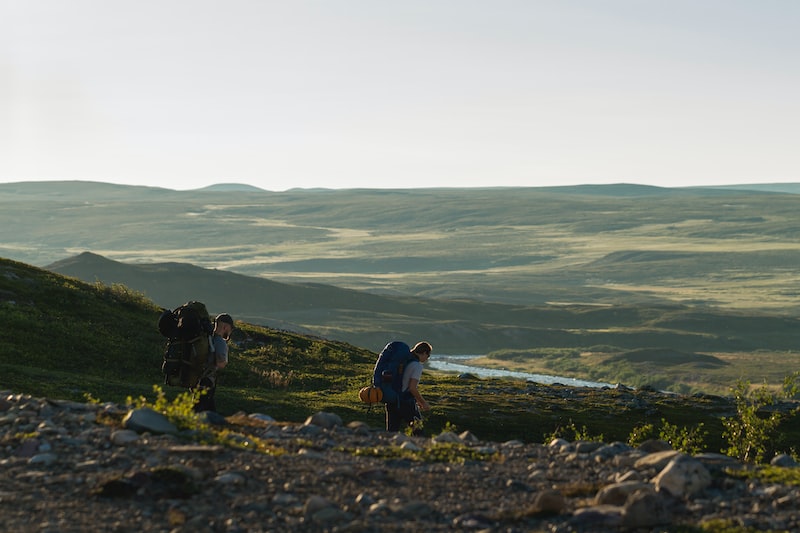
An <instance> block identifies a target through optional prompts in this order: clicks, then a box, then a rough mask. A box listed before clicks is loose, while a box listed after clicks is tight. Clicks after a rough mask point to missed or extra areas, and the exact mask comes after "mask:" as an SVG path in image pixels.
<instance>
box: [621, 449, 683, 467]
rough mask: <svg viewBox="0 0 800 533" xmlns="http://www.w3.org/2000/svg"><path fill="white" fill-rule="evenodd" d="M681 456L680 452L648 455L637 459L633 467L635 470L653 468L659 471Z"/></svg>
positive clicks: (672, 451)
mask: <svg viewBox="0 0 800 533" xmlns="http://www.w3.org/2000/svg"><path fill="white" fill-rule="evenodd" d="M682 455H683V454H682V453H681V452H678V451H675V450H667V451H663V452H655V453H650V454H647V455H645V456H644V457H642V458H640V459H638V460H637V461H636V463H634V465H633V466H634V468H636V469H637V470H641V469H645V468H655V469H656V470H661V469H663V468H664V467H665V466H667V464H669V462H670V461H672V460H673V459H675V458H676V457H678V456H682Z"/></svg>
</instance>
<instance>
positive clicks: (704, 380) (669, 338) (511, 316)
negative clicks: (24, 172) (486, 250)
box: [48, 253, 800, 393]
mask: <svg viewBox="0 0 800 533" xmlns="http://www.w3.org/2000/svg"><path fill="white" fill-rule="evenodd" d="M48 268H49V269H52V270H54V271H56V272H59V273H62V274H66V275H70V276H74V277H77V278H80V279H83V280H85V281H88V282H94V281H101V282H103V283H105V284H106V285H115V284H121V285H124V286H126V287H130V288H132V289H134V290H136V291H138V292H142V293H144V294H145V295H147V296H148V297H150V298H152V299H153V300H154V301H156V302H157V303H158V304H159V305H161V306H163V307H170V308H171V307H175V306H177V305H179V304H180V303H183V302H184V301H187V300H189V299H199V300H201V301H204V302H206V303H207V304H208V305H210V306H211V307H212V308H214V309H224V310H226V311H228V312H230V313H233V314H234V316H235V317H237V318H239V319H242V320H244V321H246V322H249V323H252V324H259V325H264V326H270V327H278V328H281V329H288V330H291V331H296V332H305V333H310V334H314V335H317V336H323V337H326V338H335V339H341V340H344V341H347V342H349V343H351V344H354V345H356V346H361V347H364V348H367V349H370V350H373V351H377V350H379V349H380V348H381V347H382V346H383V345H384V344H385V343H386V341H387V339H390V338H404V339H414V338H425V339H428V340H429V341H430V342H432V343H433V345H434V346H435V347H436V351H437V353H450V354H459V353H461V354H489V358H488V359H483V360H481V362H482V363H483V364H485V365H487V366H502V367H511V368H513V369H515V370H528V371H534V372H538V373H546V374H556V375H564V376H568V377H575V378H582V379H592V380H597V381H603V382H608V383H616V382H621V383H624V384H627V385H629V386H642V385H652V386H654V387H656V388H659V389H666V390H672V391H681V392H695V391H702V392H712V393H720V392H724V391H727V390H728V389H729V388H730V387H731V386H732V385H733V384H734V383H735V382H736V380H737V379H738V378H740V377H746V378H748V379H750V380H751V381H754V382H762V381H766V382H768V383H770V384H773V385H777V384H779V383H781V382H782V380H783V377H784V375H785V372H786V370H787V368H793V367H796V366H798V365H800V353H798V352H797V351H796V350H797V331H798V326H800V324H798V320H797V319H796V318H794V317H787V316H784V315H782V314H777V315H776V314H769V313H764V312H755V311H750V312H746V311H742V310H728V311H726V310H721V309H715V308H709V307H697V306H688V305H679V304H670V305H647V304H644V303H641V304H638V305H633V304H626V305H578V304H572V305H546V304H543V305H531V306H520V305H506V304H499V303H482V302H477V301H474V300H434V299H425V298H409V297H400V296H387V295H375V294H370V293H366V292H362V291H353V290H349V289H341V288H337V287H333V286H328V285H320V284H284V283H276V282H273V281H270V280H265V279H261V278H254V277H249V276H242V275H240V274H235V273H232V272H224V271H219V270H208V269H202V268H199V267H195V266H192V265H185V264H178V263H167V264H136V265H130V264H124V263H120V262H117V261H111V260H109V259H107V258H103V257H100V256H97V255H96V254H90V253H84V254H80V255H78V256H76V257H72V258H69V259H67V260H64V261H60V262H57V263H54V264H53V265H50V266H49V267H48ZM494 352H500V353H499V354H495V353H494ZM509 352H510V353H513V354H514V356H513V358H509V357H507V356H504V355H503V354H506V355H507V354H508V353H509ZM637 353H638V354H641V353H649V354H652V356H651V357H650V358H649V359H648V360H641V359H640V358H638V357H635V356H633V355H632V354H637ZM673 353H684V354H687V355H686V357H684V358H674V357H670V356H668V354H673ZM659 358H660V359H659ZM687 358H691V359H692V360H693V361H695V362H691V361H687V360H686V359H687ZM712 359H713V360H719V361H723V363H722V364H719V365H707V364H702V363H701V362H702V361H705V360H712Z"/></svg>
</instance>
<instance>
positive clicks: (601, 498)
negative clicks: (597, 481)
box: [594, 481, 655, 505]
mask: <svg viewBox="0 0 800 533" xmlns="http://www.w3.org/2000/svg"><path fill="white" fill-rule="evenodd" d="M642 490H649V491H651V492H653V491H655V489H654V487H653V485H651V484H650V483H644V482H642V481H624V482H621V483H614V484H613V485H608V486H605V487H603V488H602V489H600V491H599V492H598V493H597V495H595V497H594V502H595V504H596V505H624V504H625V502H626V501H627V500H628V498H629V497H630V496H631V494H633V493H634V492H637V491H642Z"/></svg>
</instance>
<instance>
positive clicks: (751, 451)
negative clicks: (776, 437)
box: [722, 379, 787, 463]
mask: <svg viewBox="0 0 800 533" xmlns="http://www.w3.org/2000/svg"><path fill="white" fill-rule="evenodd" d="M786 387H787V385H785V386H784V389H786ZM732 392H733V399H734V403H735V404H736V417H723V419H722V425H723V426H724V427H725V429H724V431H723V432H722V437H723V438H724V439H725V440H727V441H728V447H727V448H726V449H724V450H723V453H725V454H727V455H730V456H731V457H736V458H737V459H739V460H740V461H744V462H747V463H760V462H762V461H763V460H764V456H765V454H766V452H767V444H768V443H769V442H770V441H771V440H772V437H773V434H774V432H775V430H776V429H777V427H778V424H780V422H781V414H780V413H778V412H777V411H773V412H772V413H770V414H769V415H768V416H766V417H762V416H759V414H758V411H759V410H760V409H762V408H764V407H768V406H771V405H773V404H774V403H775V401H776V395H775V394H774V393H773V392H771V391H770V390H769V389H768V388H767V387H766V385H762V386H760V387H758V388H756V389H751V387H750V382H749V381H746V380H742V379H740V380H739V381H738V382H737V383H736V386H735V387H734V388H733V390H732Z"/></svg>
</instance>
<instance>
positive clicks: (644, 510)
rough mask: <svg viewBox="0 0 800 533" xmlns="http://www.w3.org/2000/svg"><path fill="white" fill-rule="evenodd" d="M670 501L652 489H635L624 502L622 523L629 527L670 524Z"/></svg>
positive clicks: (671, 516)
mask: <svg viewBox="0 0 800 533" xmlns="http://www.w3.org/2000/svg"><path fill="white" fill-rule="evenodd" d="M670 503H671V502H670V501H669V500H668V499H667V498H666V497H665V496H664V495H663V494H656V493H655V492H654V491H653V490H652V489H644V490H639V491H636V492H634V493H633V494H631V495H630V497H629V498H628V500H627V502H625V506H624V509H623V511H622V523H623V525H625V526H627V527H631V528H644V527H647V528H649V527H654V526H661V525H666V524H671V523H672V519H673V514H672V512H671V510H670Z"/></svg>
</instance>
